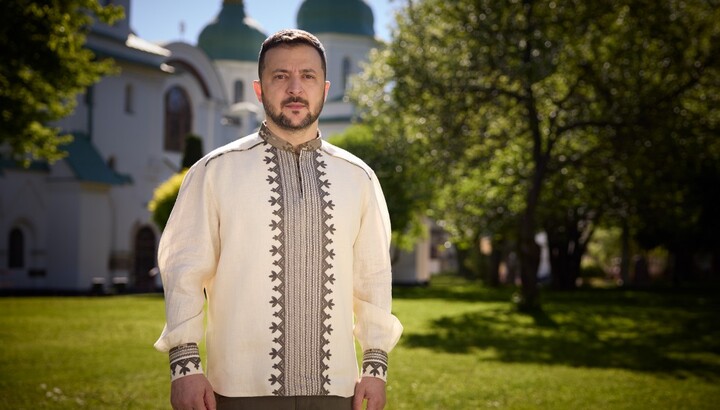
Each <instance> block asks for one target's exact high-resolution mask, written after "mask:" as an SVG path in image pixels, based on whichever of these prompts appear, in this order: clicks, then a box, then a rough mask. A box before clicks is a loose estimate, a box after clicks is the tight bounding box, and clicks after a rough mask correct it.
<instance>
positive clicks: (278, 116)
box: [262, 93, 325, 131]
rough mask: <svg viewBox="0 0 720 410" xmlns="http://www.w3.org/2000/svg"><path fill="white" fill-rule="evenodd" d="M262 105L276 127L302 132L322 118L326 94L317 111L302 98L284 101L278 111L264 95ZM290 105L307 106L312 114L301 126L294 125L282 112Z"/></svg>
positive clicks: (303, 120) (309, 114) (301, 122)
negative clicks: (300, 104)
mask: <svg viewBox="0 0 720 410" xmlns="http://www.w3.org/2000/svg"><path fill="white" fill-rule="evenodd" d="M262 103H263V107H264V108H265V115H267V116H268V117H269V118H270V119H271V120H272V122H273V123H275V125H277V126H278V127H280V128H282V129H284V130H286V131H301V130H304V129H306V128H308V127H309V126H310V125H312V124H313V123H314V122H315V121H317V119H318V118H319V117H320V113H321V112H322V109H323V106H324V105H325V93H323V98H322V99H321V100H320V102H319V104H318V106H317V109H316V110H315V111H313V110H312V109H310V103H309V102H308V100H305V99H303V98H300V97H290V98H288V99H286V100H283V101H282V102H281V103H280V110H276V109H275V107H273V105H272V104H270V102H269V101H267V100H265V94H262ZM290 103H302V104H305V106H306V107H308V110H310V112H309V113H308V114H307V115H306V116H305V118H303V119H302V121H300V123H299V124H293V123H292V120H291V119H290V118H288V117H287V116H286V115H285V114H283V112H282V107H284V106H285V105H286V104H290Z"/></svg>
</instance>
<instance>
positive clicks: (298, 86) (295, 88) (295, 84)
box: [288, 76, 303, 95]
mask: <svg viewBox="0 0 720 410" xmlns="http://www.w3.org/2000/svg"><path fill="white" fill-rule="evenodd" d="M302 92H303V88H302V82H301V81H300V78H299V77H295V76H293V77H291V78H290V82H289V83H288V93H289V94H292V95H298V94H302Z"/></svg>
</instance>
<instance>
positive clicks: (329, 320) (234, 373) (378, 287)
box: [155, 125, 402, 397]
mask: <svg viewBox="0 0 720 410" xmlns="http://www.w3.org/2000/svg"><path fill="white" fill-rule="evenodd" d="M389 243H390V220H389V216H388V212H387V206H386V204H385V200H384V197H383V195H382V191H381V189H380V185H379V183H378V181H377V178H376V176H375V174H374V173H373V171H372V170H371V169H370V168H369V167H368V166H367V165H366V164H365V163H363V162H362V161H361V160H360V159H358V158H357V157H355V156H353V155H352V154H349V153H348V152H346V151H344V150H342V149H339V148H337V147H335V146H333V145H331V144H329V143H327V142H326V141H323V140H322V139H320V138H319V137H318V138H317V139H314V140H312V141H309V142H307V143H305V144H303V145H301V146H299V147H293V146H292V145H291V144H289V143H287V142H286V141H284V140H282V139H281V138H279V137H277V136H275V135H273V134H272V133H271V132H270V131H269V130H268V129H267V127H265V126H264V125H263V126H262V127H261V129H260V131H259V132H258V133H256V134H252V135H250V136H247V137H245V138H242V139H240V140H237V141H235V142H233V143H231V144H228V145H226V146H224V147H221V148H219V149H217V150H215V151H213V152H211V153H210V154H208V155H206V156H205V157H204V158H203V159H202V160H200V161H199V162H198V163H197V164H195V165H194V166H193V167H192V168H190V170H189V171H188V173H187V175H186V176H185V179H184V181H183V183H182V187H181V189H180V193H179V195H178V198H177V202H176V204H175V207H174V209H173V211H172V214H171V216H170V219H169V221H168V224H167V226H166V228H165V231H164V232H163V235H162V238H161V241H160V249H159V252H158V264H159V268H160V272H161V275H162V280H163V285H164V288H165V303H166V318H167V323H166V325H165V329H164V330H163V333H162V335H161V336H160V339H159V340H158V341H157V342H156V344H155V347H156V348H157V349H158V350H161V351H169V352H170V362H171V373H172V377H173V379H175V378H178V377H183V376H186V375H190V374H196V373H202V371H203V370H202V366H201V364H200V355H199V351H198V348H197V344H198V343H199V342H200V341H201V339H202V337H203V307H204V305H205V299H206V297H207V327H206V334H205V336H206V345H207V354H208V362H207V365H206V367H207V375H208V379H209V380H210V383H211V384H212V385H213V388H214V389H215V391H216V392H217V393H219V394H221V395H224V396H235V397H237V396H269V395H281V396H305V395H328V394H329V395H337V396H343V397H349V396H352V394H353V392H354V386H355V381H356V379H357V377H358V373H359V371H358V365H357V360H356V354H355V343H354V338H353V337H355V338H357V340H358V342H359V344H360V346H361V348H362V351H363V363H362V368H361V370H360V374H361V375H362V376H373V377H379V378H382V379H383V380H386V377H387V353H388V352H389V351H390V350H391V349H392V348H393V346H394V345H395V344H396V343H397V341H398V339H399V337H400V334H401V332H402V326H401V325H400V323H399V321H398V320H397V318H395V316H393V315H392V314H391V313H390V305H391V294H390V288H391V270H390V257H389ZM206 295H207V296H206Z"/></svg>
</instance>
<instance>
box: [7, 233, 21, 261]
mask: <svg viewBox="0 0 720 410" xmlns="http://www.w3.org/2000/svg"><path fill="white" fill-rule="evenodd" d="M8 239H9V240H8V245H9V246H8V247H9V248H10V249H9V250H10V252H9V253H8V268H10V269H22V268H23V267H25V236H24V235H23V232H22V231H21V230H20V228H13V229H11V230H10V237H9V238H8Z"/></svg>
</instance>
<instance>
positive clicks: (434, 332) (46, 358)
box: [0, 277, 720, 410]
mask: <svg viewBox="0 0 720 410" xmlns="http://www.w3.org/2000/svg"><path fill="white" fill-rule="evenodd" d="M512 292H513V290H512V289H498V290H494V289H487V288H484V287H482V286H480V285H478V284H468V283H464V282H463V281H462V280H459V279H456V278H447V277H440V278H437V280H435V281H434V282H433V285H432V286H429V287H425V288H421V287H419V288H397V289H395V299H394V304H393V311H394V313H395V314H396V315H397V316H398V317H399V318H400V320H401V321H402V322H403V325H404V327H405V333H404V335H403V338H402V339H401V341H400V343H399V345H398V346H397V348H396V349H395V350H394V351H393V352H392V353H391V354H390V381H389V383H388V387H387V388H388V406H387V408H388V409H451V410H454V409H672V408H692V409H711V408H715V405H716V404H717V402H718V401H720V387H719V386H720V329H719V328H718V326H717V325H716V322H717V312H718V311H720V300H719V299H720V297H719V296H718V295H717V292H714V291H713V290H699V291H678V292H671V291H662V292H639V291H621V290H602V291H598V290H579V291H576V292H567V293H553V292H544V299H543V300H544V310H543V312H539V313H537V314H534V315H528V314H523V313H519V312H517V311H516V310H515V309H513V306H512V305H511V304H510V303H509V302H508V301H509V300H510V299H511V295H512ZM0 311H2V312H3V315H2V316H0V344H2V347H3V354H2V355H0V396H1V397H2V398H3V400H0V402H1V403H0V408H8V409H10V408H13V409H16V408H20V409H167V408H169V405H168V394H169V376H168V370H167V357H166V356H165V355H164V354H162V353H158V352H156V351H155V350H154V349H153V347H152V344H153V342H154V341H155V340H156V338H157V337H158V335H159V333H160V331H161V330H162V325H163V320H164V319H163V302H162V297H161V296H160V295H150V296H120V297H99V298H81V297H69V298H0Z"/></svg>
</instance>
